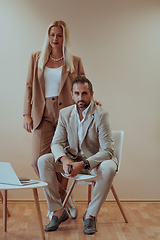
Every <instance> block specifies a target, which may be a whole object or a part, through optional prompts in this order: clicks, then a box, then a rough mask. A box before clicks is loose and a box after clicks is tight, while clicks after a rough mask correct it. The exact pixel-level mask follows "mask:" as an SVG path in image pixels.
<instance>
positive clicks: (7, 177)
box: [0, 162, 39, 186]
mask: <svg viewBox="0 0 160 240" xmlns="http://www.w3.org/2000/svg"><path fill="white" fill-rule="evenodd" d="M38 182H39V181H36V180H30V179H27V178H23V179H19V178H18V177H17V174H16V173H15V171H14V169H13V168H12V166H11V164H10V163H7V162H0V183H1V184H8V185H17V186H24V185H28V184H33V183H38Z"/></svg>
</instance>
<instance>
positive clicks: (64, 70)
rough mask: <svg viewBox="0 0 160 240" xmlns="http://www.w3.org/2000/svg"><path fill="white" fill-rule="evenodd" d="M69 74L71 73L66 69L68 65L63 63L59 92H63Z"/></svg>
mask: <svg viewBox="0 0 160 240" xmlns="http://www.w3.org/2000/svg"><path fill="white" fill-rule="evenodd" d="M68 74H69V72H68V71H67V70H66V66H65V65H63V67H62V75H61V82H60V89H59V93H60V92H61V90H62V88H63V86H64V84H65V81H66V79H67V77H68Z"/></svg>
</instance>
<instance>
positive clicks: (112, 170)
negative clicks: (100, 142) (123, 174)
mask: <svg viewBox="0 0 160 240" xmlns="http://www.w3.org/2000/svg"><path fill="white" fill-rule="evenodd" d="M116 170H117V164H116V163H115V162H114V161H112V160H106V161H103V162H102V163H101V171H102V174H103V175H104V176H115V174H116Z"/></svg>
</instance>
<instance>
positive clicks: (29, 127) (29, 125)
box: [23, 115, 33, 133]
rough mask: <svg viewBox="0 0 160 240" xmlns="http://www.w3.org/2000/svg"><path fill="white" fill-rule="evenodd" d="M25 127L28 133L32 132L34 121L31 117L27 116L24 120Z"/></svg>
mask: <svg viewBox="0 0 160 240" xmlns="http://www.w3.org/2000/svg"><path fill="white" fill-rule="evenodd" d="M23 127H24V129H25V130H26V131H27V132H30V133H31V132H32V129H33V120H32V117H31V116H30V115H25V116H24V119H23Z"/></svg>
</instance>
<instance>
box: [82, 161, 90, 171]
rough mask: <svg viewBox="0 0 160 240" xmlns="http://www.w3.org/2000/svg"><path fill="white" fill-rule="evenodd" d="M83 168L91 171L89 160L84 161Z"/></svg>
mask: <svg viewBox="0 0 160 240" xmlns="http://www.w3.org/2000/svg"><path fill="white" fill-rule="evenodd" d="M83 168H84V169H88V170H89V169H90V164H89V161H88V160H83Z"/></svg>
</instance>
